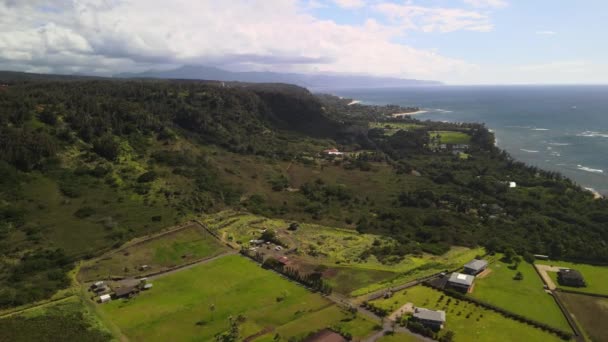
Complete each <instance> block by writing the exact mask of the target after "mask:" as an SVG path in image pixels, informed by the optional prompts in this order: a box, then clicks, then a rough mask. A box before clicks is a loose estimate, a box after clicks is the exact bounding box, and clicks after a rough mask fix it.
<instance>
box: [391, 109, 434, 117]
mask: <svg viewBox="0 0 608 342" xmlns="http://www.w3.org/2000/svg"><path fill="white" fill-rule="evenodd" d="M428 112H429V111H428V110H418V111H415V112H407V113H395V114H391V116H392V117H394V118H398V117H401V116H409V115H418V114H424V113H428Z"/></svg>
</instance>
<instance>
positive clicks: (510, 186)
mask: <svg viewBox="0 0 608 342" xmlns="http://www.w3.org/2000/svg"><path fill="white" fill-rule="evenodd" d="M509 188H517V183H515V182H509Z"/></svg>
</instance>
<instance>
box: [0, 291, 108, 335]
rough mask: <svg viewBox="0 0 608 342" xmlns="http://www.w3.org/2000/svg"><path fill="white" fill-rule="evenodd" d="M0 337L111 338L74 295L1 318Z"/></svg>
mask: <svg viewBox="0 0 608 342" xmlns="http://www.w3.org/2000/svg"><path fill="white" fill-rule="evenodd" d="M0 329H1V330H0V331H1V333H0V341H15V342H16V341H53V340H61V341H66V342H67V341H69V342H72V341H73V342H80V341H91V342H102V341H104V342H105V341H110V340H111V339H112V335H110V333H109V332H108V331H107V330H106V329H105V328H103V326H102V325H101V323H100V322H99V321H97V319H96V317H95V316H94V315H93V314H92V313H90V312H89V311H88V310H87V309H86V308H85V307H84V305H83V303H82V302H81V301H80V299H79V298H77V297H73V298H72V299H69V300H68V301H62V302H61V303H59V304H52V305H48V306H44V307H42V308H36V309H31V310H27V311H25V312H24V313H22V314H16V315H13V316H9V317H5V318H2V319H0Z"/></svg>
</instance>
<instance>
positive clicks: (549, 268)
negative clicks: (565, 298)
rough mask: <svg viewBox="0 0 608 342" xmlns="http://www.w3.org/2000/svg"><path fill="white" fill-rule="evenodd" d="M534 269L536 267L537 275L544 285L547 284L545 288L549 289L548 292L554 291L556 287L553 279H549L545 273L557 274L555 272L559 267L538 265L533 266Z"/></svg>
mask: <svg viewBox="0 0 608 342" xmlns="http://www.w3.org/2000/svg"><path fill="white" fill-rule="evenodd" d="M534 267H536V269H537V270H538V273H540V276H541V278H543V281H544V282H545V284H547V287H548V288H549V290H551V291H553V290H555V289H556V288H557V286H555V283H554V282H553V279H551V277H549V275H548V274H547V272H557V271H559V267H556V266H549V265H538V264H535V265H534Z"/></svg>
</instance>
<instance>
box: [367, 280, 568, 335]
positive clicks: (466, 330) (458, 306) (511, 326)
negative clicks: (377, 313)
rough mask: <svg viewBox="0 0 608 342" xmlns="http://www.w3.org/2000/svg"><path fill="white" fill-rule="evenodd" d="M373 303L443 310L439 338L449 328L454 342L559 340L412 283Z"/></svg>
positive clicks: (526, 325)
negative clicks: (410, 286)
mask: <svg viewBox="0 0 608 342" xmlns="http://www.w3.org/2000/svg"><path fill="white" fill-rule="evenodd" d="M372 303H373V304H374V305H376V306H378V307H382V308H385V309H388V310H396V309H398V308H400V307H402V306H403V305H405V304H407V303H413V304H414V306H416V307H423V308H427V309H433V310H444V311H445V312H446V324H445V326H444V328H443V330H442V333H441V334H440V337H441V336H442V335H443V334H445V332H447V331H452V332H454V341H479V342H483V341H488V342H494V341H529V342H534V341H539V342H541V341H542V342H544V341H560V338H559V337H558V336H557V335H553V334H550V333H548V332H545V331H543V330H540V329H537V328H535V327H532V326H530V325H528V324H525V323H521V322H518V321H515V320H512V319H509V318H506V317H505V316H502V315H501V314H499V313H496V312H494V311H491V310H487V309H484V308H482V307H479V306H476V305H475V304H473V303H468V302H465V301H460V300H458V299H456V298H452V297H449V296H447V295H445V294H443V293H442V292H440V291H437V290H434V289H431V288H428V287H424V286H415V287H412V288H409V289H407V290H404V291H400V292H397V293H395V294H394V295H393V297H392V298H388V299H380V300H376V301H373V302H372Z"/></svg>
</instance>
